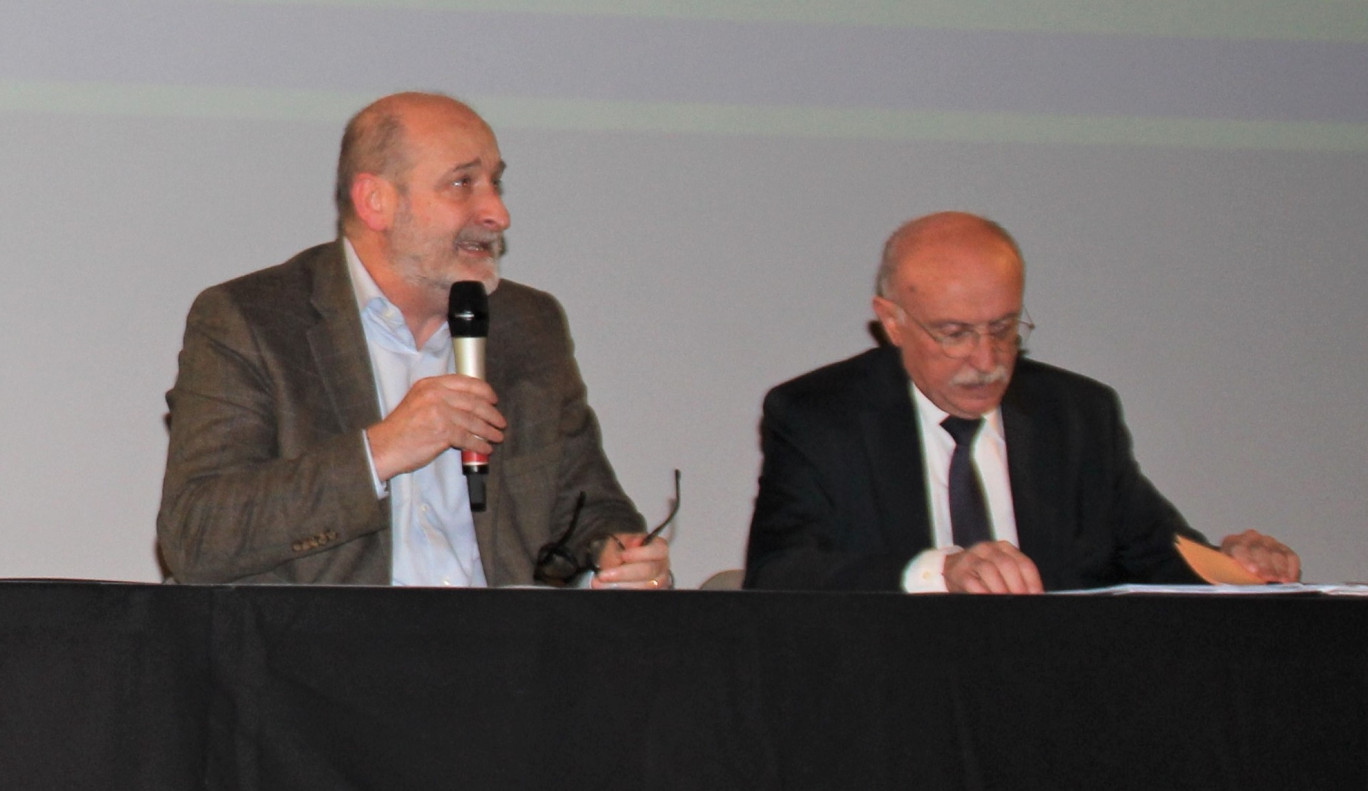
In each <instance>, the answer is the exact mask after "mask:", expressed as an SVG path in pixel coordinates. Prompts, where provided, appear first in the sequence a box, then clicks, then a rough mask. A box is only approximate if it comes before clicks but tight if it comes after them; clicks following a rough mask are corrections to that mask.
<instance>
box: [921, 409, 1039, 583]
mask: <svg viewBox="0 0 1368 791" xmlns="http://www.w3.org/2000/svg"><path fill="white" fill-rule="evenodd" d="M909 387H911V388H912V403H913V405H914V406H915V408H916V413H917V417H916V419H917V428H918V433H919V434H920V435H921V454H922V469H923V470H924V472H925V486H926V497H927V504H928V505H929V506H930V507H929V509H928V510H929V512H930V515H931V533H932V543H933V544H934V546H935V548H934V549H928V550H925V551H923V552H921V553H919V554H918V555H917V556H916V557H914V558H912V562H911V563H909V564H908V565H907V568H906V569H905V570H904V571H903V590H905V591H907V592H908V593H935V592H944V591H945V589H946V588H945V577H944V575H943V573H942V572H943V570H944V568H945V558H946V556H947V555H950V554H952V553H955V552H958V551H960V550H961V549H963V547H957V546H955V540H954V538H953V533H952V532H951V529H950V457H951V455H952V454H953V453H954V452H955V438H954V437H952V436H950V432H948V431H946V430H945V429H944V428H942V427H941V421H943V420H945V418H947V417H949V413H948V412H946V411H945V410H943V409H941V408H940V407H938V406H936V405H935V404H933V403H931V399H929V398H927V397H926V396H925V395H924V394H923V393H922V391H921V390H918V389H917V386H916V385H911V384H910V385H909ZM974 466H975V467H977V468H978V474H979V481H980V482H981V483H982V484H983V495H984V497H985V498H986V499H987V505H988V520H989V522H990V523H991V527H992V531H993V537H994V538H995V539H997V540H999V541H1007V542H1010V543H1012V544H1013V545H1015V544H1016V543H1017V530H1016V512H1015V511H1014V510H1013V507H1012V481H1011V478H1010V477H1009V475H1008V472H1007V438H1006V435H1005V434H1004V433H1003V430H1002V410H1000V409H994V410H993V411H992V412H989V413H987V414H985V415H984V416H983V427H982V428H980V429H979V432H978V434H977V435H975V437H974Z"/></svg>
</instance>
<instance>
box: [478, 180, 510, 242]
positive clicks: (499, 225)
mask: <svg viewBox="0 0 1368 791" xmlns="http://www.w3.org/2000/svg"><path fill="white" fill-rule="evenodd" d="M475 221H476V222H477V223H479V224H480V227H482V228H488V229H489V230H491V231H498V232H500V233H503V232H504V231H506V230H508V226H509V222H510V221H509V217H508V207H507V206H505V205H504V202H503V196H502V195H500V194H499V192H498V190H496V189H490V190H489V191H488V192H486V193H485V195H484V198H483V200H481V201H480V204H479V206H478V207H477V208H476V215H475Z"/></svg>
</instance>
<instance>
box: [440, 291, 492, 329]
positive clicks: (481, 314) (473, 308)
mask: <svg viewBox="0 0 1368 791" xmlns="http://www.w3.org/2000/svg"><path fill="white" fill-rule="evenodd" d="M447 326H448V327H450V328H451V337H453V338H488V337H489V297H488V295H486V294H485V287H484V283H481V282H480V281H478V280H458V281H456V282H455V283H452V284H451V295H450V297H449V298H448V299H447Z"/></svg>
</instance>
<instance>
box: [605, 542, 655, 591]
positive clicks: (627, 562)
mask: <svg viewBox="0 0 1368 791" xmlns="http://www.w3.org/2000/svg"><path fill="white" fill-rule="evenodd" d="M645 540H646V534H645V533H615V534H614V535H613V536H612V537H611V538H610V539H609V540H608V541H607V542H605V543H604V546H603V551H602V553H600V554H599V560H598V567H599V571H598V573H596V574H594V581H593V583H592V586H593V587H594V588H622V589H636V590H662V589H666V588H671V587H674V578H673V577H672V576H671V574H670V545H669V543H668V542H666V541H665V539H663V538H656V539H654V540H652V541H651V543H649V544H643V543H642V542H644V541H645Z"/></svg>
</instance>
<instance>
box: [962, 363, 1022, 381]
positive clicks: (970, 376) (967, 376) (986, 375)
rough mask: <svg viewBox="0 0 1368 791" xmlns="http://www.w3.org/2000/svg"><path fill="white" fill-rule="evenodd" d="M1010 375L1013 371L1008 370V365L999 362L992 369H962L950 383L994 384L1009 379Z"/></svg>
mask: <svg viewBox="0 0 1368 791" xmlns="http://www.w3.org/2000/svg"><path fill="white" fill-rule="evenodd" d="M1010 375H1011V372H1010V371H1008V370H1007V366H1005V365H1002V364H1001V363H999V364H998V365H996V366H994V367H993V370H991V371H976V370H974V369H973V368H970V369H968V370H967V371H961V372H960V373H957V374H955V376H954V378H952V379H951V380H950V384H952V385H954V386H956V387H975V386H982V385H992V384H997V383H998V382H1005V381H1007V377H1008V376H1010Z"/></svg>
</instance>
